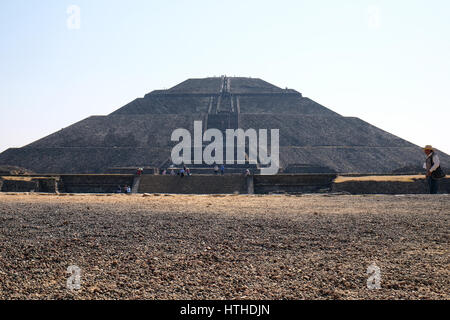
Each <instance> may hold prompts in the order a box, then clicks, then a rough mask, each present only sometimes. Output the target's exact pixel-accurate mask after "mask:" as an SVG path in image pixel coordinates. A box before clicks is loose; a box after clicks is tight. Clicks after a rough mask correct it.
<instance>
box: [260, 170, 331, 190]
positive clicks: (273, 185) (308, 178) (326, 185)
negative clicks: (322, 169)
mask: <svg viewBox="0 0 450 320" xmlns="http://www.w3.org/2000/svg"><path fill="white" fill-rule="evenodd" d="M335 178H336V175H335V174H277V175H272V176H258V175H256V176H254V177H253V179H254V190H255V193H257V194H264V193H271V192H272V193H277V192H286V193H312V192H327V191H330V190H331V187H332V184H333V180H334V179H335Z"/></svg>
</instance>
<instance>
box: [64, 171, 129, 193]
mask: <svg viewBox="0 0 450 320" xmlns="http://www.w3.org/2000/svg"><path fill="white" fill-rule="evenodd" d="M133 179H134V176H133V175H130V174H122V175H121V174H87V175H82V174H78V175H76V174H73V175H61V178H60V184H59V191H60V192H66V193H114V192H116V190H117V189H118V186H121V187H123V186H125V185H127V186H130V187H131V186H132V185H133Z"/></svg>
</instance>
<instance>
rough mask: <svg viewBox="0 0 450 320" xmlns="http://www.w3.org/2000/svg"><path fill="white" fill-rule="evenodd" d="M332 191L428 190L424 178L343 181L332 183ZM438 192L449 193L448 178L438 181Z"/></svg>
mask: <svg viewBox="0 0 450 320" xmlns="http://www.w3.org/2000/svg"><path fill="white" fill-rule="evenodd" d="M332 192H346V193H351V194H425V193H428V192H429V189H428V183H427V181H426V180H425V179H417V180H415V181H412V182H402V181H357V180H351V181H345V182H339V183H334V184H333V187H332ZM439 193H450V178H445V179H442V180H440V181H439Z"/></svg>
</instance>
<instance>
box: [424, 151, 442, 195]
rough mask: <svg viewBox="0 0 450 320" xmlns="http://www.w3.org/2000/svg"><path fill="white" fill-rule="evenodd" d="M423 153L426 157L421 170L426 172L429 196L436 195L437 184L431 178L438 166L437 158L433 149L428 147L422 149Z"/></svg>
mask: <svg viewBox="0 0 450 320" xmlns="http://www.w3.org/2000/svg"><path fill="white" fill-rule="evenodd" d="M423 152H425V154H426V155H427V158H426V160H425V163H424V164H423V168H424V169H426V170H427V174H426V176H427V180H428V186H429V187H430V194H436V193H437V192H438V188H439V184H438V180H437V179H433V177H432V176H431V175H432V173H433V171H435V170H436V169H437V168H438V167H439V166H440V165H441V163H440V161H439V156H438V155H437V154H436V152H435V150H434V148H433V147H432V146H430V145H427V146H425V148H423Z"/></svg>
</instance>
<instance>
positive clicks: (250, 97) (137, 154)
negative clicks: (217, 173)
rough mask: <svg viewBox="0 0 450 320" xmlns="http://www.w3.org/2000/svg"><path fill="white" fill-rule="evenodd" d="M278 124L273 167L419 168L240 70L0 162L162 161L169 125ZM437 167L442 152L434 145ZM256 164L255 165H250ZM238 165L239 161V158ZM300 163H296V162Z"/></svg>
mask: <svg viewBox="0 0 450 320" xmlns="http://www.w3.org/2000/svg"><path fill="white" fill-rule="evenodd" d="M194 121H202V123H203V125H204V128H205V129H208V128H217V129H220V130H222V131H224V130H225V129H228V128H231V129H236V128H242V129H244V130H247V129H250V128H253V129H256V130H258V129H260V128H264V129H279V130H280V140H279V143H280V167H281V172H283V170H284V171H285V172H295V170H294V171H292V168H300V169H299V170H306V172H324V171H325V172H339V173H362V174H367V173H380V174H387V173H392V172H394V171H396V170H397V171H398V170H400V171H401V168H407V167H414V168H420V167H421V164H422V163H423V161H424V155H423V152H422V149H421V148H420V147H419V146H417V145H415V144H413V143H411V142H408V141H406V140H403V139H401V138H399V137H396V136H395V135H392V134H390V133H388V132H385V131H383V130H381V129H379V128H377V127H375V126H373V125H371V124H369V123H367V122H364V121H363V120H361V119H358V118H355V117H343V116H341V115H339V114H337V113H336V112H334V111H332V110H330V109H328V108H326V107H324V106H322V105H320V104H319V103H317V102H314V101H313V100H311V99H309V98H306V97H303V96H302V94H301V93H300V92H297V91H295V90H292V89H287V88H286V89H282V88H279V87H276V86H274V85H272V84H270V83H268V82H266V81H263V80H261V79H255V78H243V77H225V76H222V77H212V78H204V79H188V80H186V81H184V82H182V83H180V84H178V85H176V86H174V87H172V88H170V89H168V90H155V91H152V92H150V93H148V94H146V95H145V96H144V97H143V98H138V99H136V100H134V101H132V102H130V103H128V104H127V105H125V106H123V107H122V108H120V109H118V110H116V111H114V112H112V113H111V114H109V115H107V116H91V117H88V118H86V119H84V120H82V121H79V122H77V123H75V124H73V125H71V126H69V127H67V128H64V129H62V130H60V131H57V132H55V133H53V134H51V135H49V136H47V137H44V138H42V139H40V140H37V141H35V142H33V143H31V144H29V145H26V146H24V147H22V148H11V149H8V150H6V151H5V152H3V153H1V154H0V165H15V166H20V167H24V168H27V169H29V170H32V171H34V172H37V173H105V172H109V171H108V170H110V169H111V168H118V167H141V166H145V167H157V168H165V167H167V166H168V165H170V163H171V158H170V156H171V150H172V147H173V146H174V142H172V141H171V133H172V132H173V131H174V130H175V129H177V128H185V129H187V130H189V131H191V132H192V130H193V124H194ZM439 155H440V159H441V162H442V164H443V166H444V167H449V165H450V156H448V155H447V154H444V153H442V152H439ZM256 165H257V164H256ZM244 166H245V165H244ZM301 168H303V169H301Z"/></svg>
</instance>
